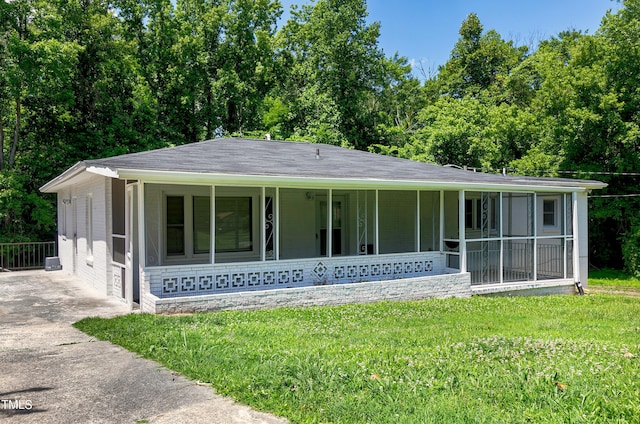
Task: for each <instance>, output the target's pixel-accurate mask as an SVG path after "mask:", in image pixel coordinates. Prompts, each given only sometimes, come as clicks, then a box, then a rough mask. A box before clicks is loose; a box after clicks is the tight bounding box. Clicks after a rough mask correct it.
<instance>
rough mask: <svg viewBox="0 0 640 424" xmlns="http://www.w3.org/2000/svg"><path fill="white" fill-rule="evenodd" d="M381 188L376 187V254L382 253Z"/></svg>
mask: <svg viewBox="0 0 640 424" xmlns="http://www.w3.org/2000/svg"><path fill="white" fill-rule="evenodd" d="M378 192H379V190H378V189H376V223H375V224H376V228H375V230H376V234H375V236H376V246H375V249H373V250H374V253H375V254H376V255H379V254H380V218H379V214H380V208H379V204H380V197H379V193H378Z"/></svg>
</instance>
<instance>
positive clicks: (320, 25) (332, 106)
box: [276, 0, 383, 149]
mask: <svg viewBox="0 0 640 424" xmlns="http://www.w3.org/2000/svg"><path fill="white" fill-rule="evenodd" d="M292 16H293V18H292V19H291V20H290V21H289V22H287V23H286V24H285V25H284V27H283V28H282V30H281V31H280V33H279V34H278V37H279V41H280V44H279V46H280V48H281V49H282V50H283V52H282V54H281V56H280V61H281V62H283V63H285V65H284V66H283V67H282V68H281V69H288V73H287V79H286V81H282V83H283V84H282V86H281V87H280V89H279V90H277V93H276V97H279V98H280V99H281V101H282V102H283V103H284V104H286V105H288V107H289V110H290V116H289V122H285V123H283V125H282V126H283V127H288V128H294V132H296V133H297V134H298V135H299V136H302V137H305V136H307V135H309V136H311V138H312V139H317V140H318V141H323V139H322V137H324V136H326V135H327V131H329V132H332V133H335V134H334V136H332V137H330V138H331V139H332V140H325V141H331V142H333V143H341V144H348V145H351V146H354V147H357V148H362V149H363V148H366V147H367V146H368V145H369V144H371V143H373V142H374V141H376V135H375V124H374V121H373V120H372V119H371V116H370V114H368V113H367V109H366V104H367V102H368V100H369V99H370V96H372V95H374V94H375V93H376V92H377V90H378V87H380V85H381V84H382V82H383V80H382V76H383V67H382V66H383V62H382V58H383V54H382V51H381V50H380V49H379V48H378V36H379V24H378V23H373V24H370V25H367V23H366V16H367V10H366V3H365V2H364V1H363V0H347V1H344V0H319V1H318V2H317V3H316V4H315V5H313V6H308V5H305V6H303V7H302V8H301V9H299V10H298V9H294V10H293V11H292ZM303 101H304V102H305V103H302V102H303ZM316 111H318V112H320V113H316Z"/></svg>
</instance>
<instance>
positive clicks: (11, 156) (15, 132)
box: [7, 97, 21, 168]
mask: <svg viewBox="0 0 640 424" xmlns="http://www.w3.org/2000/svg"><path fill="white" fill-rule="evenodd" d="M20 114H21V109H20V97H18V98H17V99H16V126H15V128H14V130H13V145H12V146H11V153H9V162H8V163H7V168H10V167H12V166H13V162H14V161H15V159H16V151H17V150H18V135H19V134H20Z"/></svg>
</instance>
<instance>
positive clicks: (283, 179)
mask: <svg viewBox="0 0 640 424" xmlns="http://www.w3.org/2000/svg"><path fill="white" fill-rule="evenodd" d="M114 175H117V177H116V178H122V179H136V180H141V181H144V182H149V183H162V184H176V183H178V184H216V185H220V184H228V185H242V186H263V185H272V186H287V187H291V188H296V187H300V188H316V187H317V188H326V187H333V188H363V189H375V188H405V189H411V188H414V189H415V188H437V189H450V190H470V191H513V192H523V191H545V192H568V191H576V192H582V191H587V190H592V189H600V188H603V187H606V184H603V183H601V184H596V183H595V182H593V183H591V182H590V183H589V184H582V185H575V186H569V185H545V184H532V183H530V182H523V183H522V184H513V183H505V184H498V183H468V182H455V181H453V182H452V181H419V180H381V179H367V178H362V179H351V178H321V177H291V176H274V175H246V174H216V173H197V172H176V171H156V170H141V169H117V170H114Z"/></svg>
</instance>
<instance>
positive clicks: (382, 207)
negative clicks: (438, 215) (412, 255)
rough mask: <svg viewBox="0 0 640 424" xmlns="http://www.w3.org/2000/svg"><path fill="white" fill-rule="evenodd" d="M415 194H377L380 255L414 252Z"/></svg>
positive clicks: (413, 192) (397, 192)
mask: <svg viewBox="0 0 640 424" xmlns="http://www.w3.org/2000/svg"><path fill="white" fill-rule="evenodd" d="M416 201H417V200H416V192H415V191H384V190H381V191H380V192H379V193H378V213H379V214H380V218H379V224H378V228H379V232H380V234H379V243H380V253H403V252H415V250H416V212H417V211H416V209H417V207H416Z"/></svg>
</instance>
